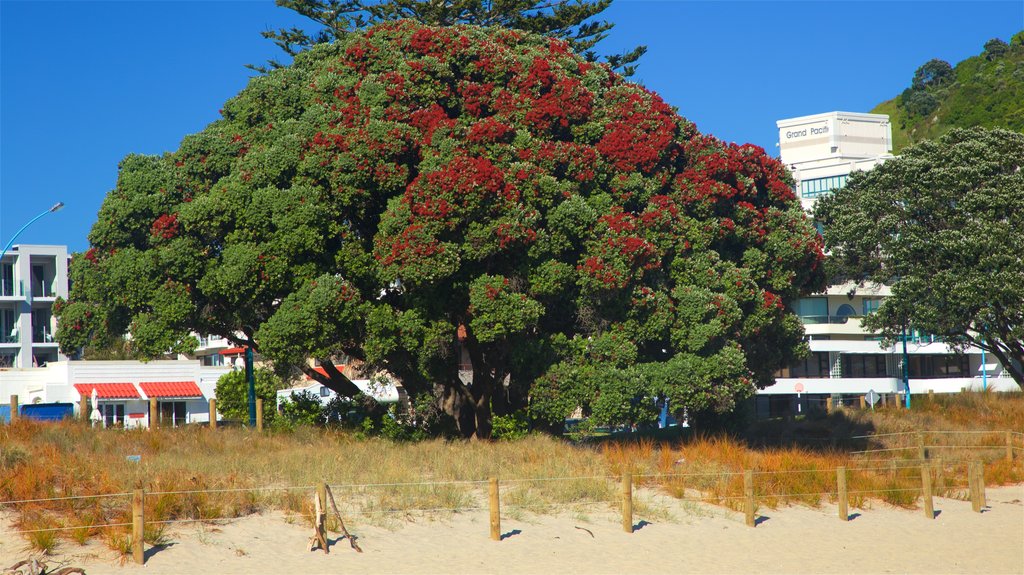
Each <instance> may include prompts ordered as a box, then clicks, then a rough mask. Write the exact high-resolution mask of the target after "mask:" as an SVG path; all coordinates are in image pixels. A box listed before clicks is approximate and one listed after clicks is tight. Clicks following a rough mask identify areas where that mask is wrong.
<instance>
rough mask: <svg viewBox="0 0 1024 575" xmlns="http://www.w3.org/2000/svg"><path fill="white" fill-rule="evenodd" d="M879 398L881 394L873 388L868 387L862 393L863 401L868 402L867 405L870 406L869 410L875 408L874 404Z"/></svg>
mask: <svg viewBox="0 0 1024 575" xmlns="http://www.w3.org/2000/svg"><path fill="white" fill-rule="evenodd" d="M881 398H882V396H880V395H878V393H876V392H875V390H873V389H869V390H868V392H867V393H866V394H864V401H866V402H868V405H870V406H871V411H874V410H875V404H876V403H878V400H879V399H881Z"/></svg>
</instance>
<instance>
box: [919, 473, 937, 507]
mask: <svg viewBox="0 0 1024 575" xmlns="http://www.w3.org/2000/svg"><path fill="white" fill-rule="evenodd" d="M921 492H922V495H923V496H924V516H925V517H927V518H928V519H935V503H934V501H933V500H932V472H931V470H930V469H929V468H928V465H927V464H925V465H922V466H921Z"/></svg>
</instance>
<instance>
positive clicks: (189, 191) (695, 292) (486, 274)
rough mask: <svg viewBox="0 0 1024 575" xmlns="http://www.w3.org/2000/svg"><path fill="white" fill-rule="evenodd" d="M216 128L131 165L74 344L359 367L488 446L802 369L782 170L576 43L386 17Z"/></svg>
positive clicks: (91, 257)
mask: <svg viewBox="0 0 1024 575" xmlns="http://www.w3.org/2000/svg"><path fill="white" fill-rule="evenodd" d="M222 116H223V117H222V118H221V119H220V120H217V121H216V122H214V123H212V124H210V125H209V126H208V127H207V128H206V129H204V130H203V131H202V132H200V133H198V134H194V135H191V136H188V137H186V138H185V139H184V141H183V142H182V144H181V147H180V148H179V149H178V150H177V151H176V152H174V153H170V154H166V155H164V156H160V157H154V156H138V155H132V156H129V157H127V158H125V159H124V160H123V161H122V162H121V165H120V170H119V175H118V180H117V186H116V188H115V189H114V190H112V191H111V192H110V193H109V194H108V196H107V198H106V199H105V201H104V203H103V206H102V207H101V209H100V212H99V216H98V221H97V222H96V223H95V225H94V226H93V228H92V231H91V232H90V235H89V241H90V243H91V245H92V247H91V248H90V249H89V250H88V251H87V252H86V253H85V254H84V255H83V256H81V257H76V258H74V260H73V262H72V270H71V274H72V277H73V285H72V293H71V296H70V302H67V303H65V302H61V303H60V305H59V306H58V308H59V309H58V314H59V316H60V324H59V332H58V337H59V341H60V342H61V346H62V348H63V349H64V350H74V349H77V348H79V347H80V346H82V345H84V344H86V343H87V342H89V341H90V340H92V339H95V338H105V337H109V334H111V333H115V334H120V333H123V332H126V331H127V332H130V333H131V335H132V338H131V341H132V344H133V345H134V346H135V347H136V348H137V349H139V350H141V351H143V352H145V353H146V354H149V355H156V354H160V353H163V352H165V351H166V350H168V349H172V350H175V351H183V352H187V351H189V350H190V349H192V348H193V347H194V346H195V344H196V342H195V340H194V338H191V337H189V336H188V334H189V332H199V333H211V334H218V335H221V336H224V337H226V338H228V339H229V340H232V341H234V342H235V343H237V344H238V345H248V346H252V347H254V348H255V349H257V350H258V351H259V352H260V353H261V354H262V355H263V356H264V357H265V358H267V359H269V360H271V361H272V362H273V364H274V365H275V367H276V368H277V369H278V370H279V371H283V370H287V369H299V370H302V371H303V372H304V373H305V374H307V375H308V376H309V377H311V378H314V379H316V380H317V381H319V382H321V383H322V384H324V385H326V386H328V387H330V388H331V389H333V390H335V391H337V392H338V393H340V394H342V395H346V396H352V395H355V394H356V393H357V391H358V390H357V388H356V387H355V385H354V384H352V382H351V381H349V380H348V378H346V377H345V376H344V375H343V374H342V372H341V370H340V369H339V366H338V365H337V363H336V362H340V361H348V360H347V359H345V358H352V359H354V360H358V361H360V362H365V363H366V364H367V366H368V367H369V368H383V369H387V370H388V371H389V372H390V373H391V374H393V375H394V376H396V377H397V378H398V379H399V380H400V381H401V382H402V385H403V386H404V387H405V389H406V390H407V391H408V392H409V394H410V395H411V396H413V398H414V399H415V398H417V397H420V396H422V395H423V394H431V395H432V396H434V397H435V398H436V400H437V402H438V404H439V405H440V406H442V407H443V409H444V411H446V412H447V413H449V414H451V415H452V416H453V417H454V418H456V420H457V421H458V424H459V429H460V430H461V432H462V433H463V434H465V435H472V434H476V435H477V436H479V437H487V436H488V435H489V434H490V418H491V415H492V413H498V414H501V415H508V414H512V413H515V412H518V411H520V410H524V409H527V408H528V409H529V411H530V414H531V415H532V416H533V418H534V419H535V420H537V421H541V422H550V423H552V424H556V425H560V424H561V422H562V421H563V420H564V418H565V417H567V416H568V415H569V414H570V413H572V412H573V410H575V409H576V408H582V409H583V410H584V411H585V412H586V413H590V414H593V416H594V418H595V420H596V421H599V422H608V423H623V422H644V421H653V420H654V418H655V416H656V414H655V409H654V398H657V397H663V398H668V399H670V400H671V405H672V408H673V410H674V411H676V412H677V413H681V412H682V410H683V409H691V410H715V411H725V410H728V409H730V408H732V406H733V405H734V403H735V401H736V400H737V398H742V397H745V396H747V395H749V394H751V393H753V391H754V389H755V387H756V386H764V385H767V384H769V383H771V382H772V381H773V380H772V374H773V372H774V371H775V370H777V369H778V368H780V367H782V366H785V365H788V364H790V363H791V362H793V361H794V359H795V358H796V357H798V356H799V355H800V354H801V353H803V352H804V351H805V349H806V348H805V346H804V344H803V342H802V336H803V330H802V326H801V324H800V322H799V320H798V319H797V318H796V317H795V316H794V315H793V313H791V312H790V311H789V309H788V304H789V303H790V302H791V301H793V300H794V299H795V298H797V297H799V296H800V295H801V294H803V293H807V292H808V291H813V290H815V289H820V288H821V287H823V281H824V274H823V269H822V265H821V262H822V260H823V256H822V252H821V244H820V238H819V236H818V235H817V232H816V231H815V229H814V228H813V227H812V225H811V224H810V222H809V220H808V219H807V218H806V217H805V215H804V213H803V212H802V211H801V209H800V206H799V203H798V201H797V200H796V198H795V196H794V194H793V191H792V189H791V181H790V180H789V179H788V175H787V173H786V171H785V169H784V168H783V166H782V165H781V164H780V163H779V162H778V161H776V160H774V159H772V158H771V157H769V156H767V155H766V154H765V153H764V151H763V150H762V149H760V148H758V147H756V146H753V145H742V146H737V145H734V144H727V143H724V142H722V141H720V140H717V139H715V138H713V137H711V136H706V135H702V134H701V133H699V132H698V131H697V129H696V128H695V127H694V125H693V124H692V123H690V122H688V121H687V120H685V119H683V118H682V117H680V116H679V115H677V114H676V113H675V112H674V111H673V110H672V109H671V108H670V107H669V106H668V105H666V104H665V103H664V102H663V101H662V100H661V98H659V97H658V96H657V95H655V94H653V93H651V92H648V91H646V90H645V89H643V88H642V87H640V86H636V85H633V84H629V83H627V82H625V81H623V80H622V78H621V77H619V76H618V75H616V74H615V73H613V72H611V71H610V70H609V69H608V67H607V66H604V65H596V64H592V63H590V62H587V61H585V60H584V59H583V58H581V57H580V56H578V55H576V54H574V53H573V52H572V50H571V47H570V45H569V44H568V43H566V42H563V41H561V40H557V39H554V38H548V37H543V36H540V35H533V34H524V33H521V32H517V31H509V30H504V29H498V28H478V27H473V26H455V27H449V28H434V27H429V26H423V25H419V24H416V23H413V22H411V21H401V22H393V23H385V24H381V25H378V26H375V27H373V28H371V29H369V30H367V31H366V32H364V33H359V34H350V35H347V36H346V37H345V38H344V39H342V40H341V41H339V42H336V43H334V44H324V45H319V46H316V47H314V48H313V49H311V50H308V51H306V52H303V53H301V54H299V55H298V56H297V57H296V60H295V63H294V65H292V66H290V67H288V68H282V69H279V70H275V71H273V72H271V73H269V74H268V75H266V76H262V77H257V78H254V79H252V80H251V82H250V84H249V86H248V87H247V88H245V89H244V90H243V91H242V92H241V93H240V94H239V95H238V96H237V97H235V98H233V99H231V100H230V101H228V102H227V103H226V104H225V105H224V108H223V110H222ZM462 350H465V352H466V353H467V354H468V357H469V359H470V361H471V366H465V365H460V354H461V352H462ZM310 358H313V359H317V360H319V362H320V364H321V366H322V367H323V369H322V370H314V369H312V368H310V367H309V365H308V360H309V359H310ZM460 368H465V369H460ZM492 410H493V411H492Z"/></svg>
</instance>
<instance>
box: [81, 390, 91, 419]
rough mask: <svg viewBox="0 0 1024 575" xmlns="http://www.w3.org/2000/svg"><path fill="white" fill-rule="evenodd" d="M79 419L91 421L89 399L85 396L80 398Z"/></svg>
mask: <svg viewBox="0 0 1024 575" xmlns="http://www.w3.org/2000/svg"><path fill="white" fill-rule="evenodd" d="M78 418H79V419H81V420H82V421H89V398H88V396H86V395H84V394H83V395H82V396H81V397H79V398H78Z"/></svg>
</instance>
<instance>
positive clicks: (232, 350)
mask: <svg viewBox="0 0 1024 575" xmlns="http://www.w3.org/2000/svg"><path fill="white" fill-rule="evenodd" d="M217 353H219V354H221V355H241V354H243V353H245V348H244V347H229V348H227V349H222V350H220V351H218V352H217Z"/></svg>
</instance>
